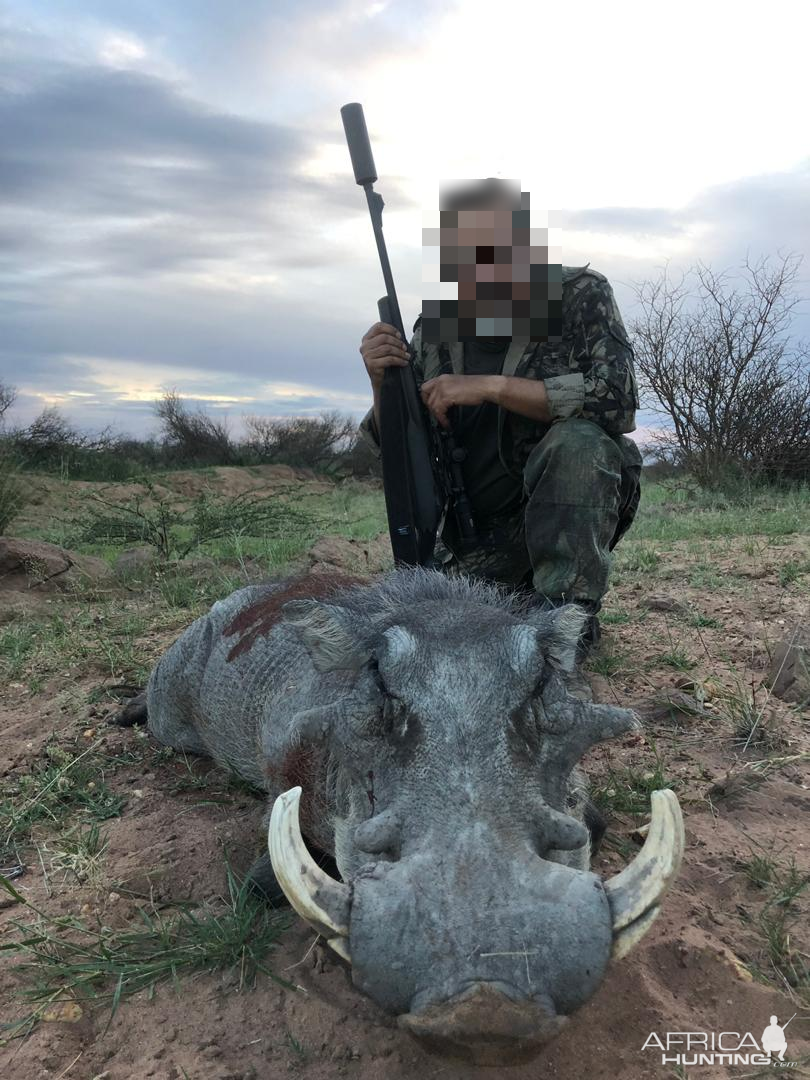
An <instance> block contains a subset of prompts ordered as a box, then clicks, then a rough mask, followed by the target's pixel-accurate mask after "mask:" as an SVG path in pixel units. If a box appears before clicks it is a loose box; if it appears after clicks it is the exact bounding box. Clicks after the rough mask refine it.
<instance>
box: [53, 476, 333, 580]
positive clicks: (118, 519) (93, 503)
mask: <svg viewBox="0 0 810 1080" xmlns="http://www.w3.org/2000/svg"><path fill="white" fill-rule="evenodd" d="M140 487H141V491H139V492H138V493H137V494H135V495H133V496H132V497H131V498H129V499H126V500H123V501H119V500H117V499H115V498H113V497H112V496H111V495H110V494H109V493H108V492H105V491H91V492H90V493H89V494H88V495H87V503H86V506H85V508H84V510H83V512H81V513H80V514H78V515H77V516H75V517H74V518H72V519H71V521H70V522H69V528H70V530H71V534H72V535H71V541H70V542H71V543H75V544H112V545H120V546H122V547H127V546H130V545H132V544H148V545H150V546H151V547H154V548H155V549H156V551H157V552H158V554H159V556H160V557H161V558H162V559H163V560H166V561H168V560H169V559H183V558H185V557H186V556H187V555H189V554H190V553H191V552H192V551H194V550H196V549H197V548H199V547H201V546H202V545H203V544H205V543H208V542H210V541H213V540H220V539H222V538H223V537H230V536H234V535H241V536H261V537H264V538H265V539H278V538H279V537H282V536H285V535H289V534H290V533H294V534H296V535H302V534H303V535H310V534H314V532H315V528H316V518H315V516H314V515H313V514H311V513H309V512H308V511H306V510H303V509H302V508H301V507H300V506H298V505H296V504H294V503H291V502H289V501H288V499H287V498H286V497H285V496H287V495H289V494H291V493H293V492H292V489H290V490H289V491H280V492H277V493H275V494H273V495H271V496H267V497H264V498H257V497H256V494H255V492H250V491H246V492H242V494H240V495H236V496H233V497H230V498H226V497H222V496H219V495H216V494H214V493H213V492H202V493H201V494H200V495H198V496H197V497H196V498H195V499H193V500H192V501H191V502H190V503H188V504H183V503H179V502H178V500H177V497H176V495H174V494H171V493H168V492H167V493H163V492H161V491H159V490H158V489H157V487H156V486H155V485H154V484H153V483H152V481H151V480H150V479H148V478H146V477H144V478H142V479H141V480H140Z"/></svg>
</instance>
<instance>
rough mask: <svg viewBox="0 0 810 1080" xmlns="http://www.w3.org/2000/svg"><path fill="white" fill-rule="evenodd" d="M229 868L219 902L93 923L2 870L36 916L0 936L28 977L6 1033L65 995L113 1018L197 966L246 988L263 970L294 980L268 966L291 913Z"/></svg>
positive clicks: (26, 1025)
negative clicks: (35, 894) (52, 906)
mask: <svg viewBox="0 0 810 1080" xmlns="http://www.w3.org/2000/svg"><path fill="white" fill-rule="evenodd" d="M226 876H227V895H225V896H224V897H222V898H220V899H219V900H218V901H217V902H212V903H210V904H205V905H202V906H200V907H197V908H194V907H191V906H188V907H181V908H179V909H178V910H175V911H172V912H171V913H170V914H166V913H165V912H163V911H161V910H159V909H158V908H156V907H154V906H153V907H152V908H151V909H150V910H147V909H146V908H140V909H139V911H138V914H139V917H140V921H141V925H137V924H136V925H134V926H131V927H127V928H125V929H122V930H119V929H113V928H112V927H109V926H107V925H105V924H104V922H103V921H102V919H101V918H100V917H97V918H96V920H95V922H94V923H91V922H90V921H88V920H85V919H82V918H79V917H76V916H73V915H67V916H61V917H56V918H54V917H52V916H50V915H48V914H47V913H45V912H44V911H42V910H40V909H39V908H37V907H34V905H33V904H30V903H29V902H28V901H27V900H26V899H25V897H24V896H22V895H21V894H20V893H19V892H18V891H17V890H16V889H15V888H14V886H13V885H12V884H11V882H9V881H8V880H7V879H6V878H4V877H2V876H0V887H2V888H3V889H5V891H6V892H7V893H9V894H10V895H11V896H12V897H13V898H14V899H15V900H17V902H18V903H21V904H24V905H25V907H26V908H27V910H28V911H30V912H31V913H32V914H33V915H34V916H35V917H36V918H35V920H34V921H33V922H23V921H21V920H19V919H15V920H12V921H11V923H10V924H9V925H10V927H11V928H13V931H15V932H16V940H13V941H7V942H4V943H3V944H0V952H4V953H6V954H7V955H9V956H11V957H16V958H17V959H18V961H19V963H18V965H17V969H16V970H17V971H18V973H19V974H21V975H23V976H24V977H25V979H26V982H27V984H28V985H27V986H26V987H25V988H24V989H23V990H22V991H21V998H22V1000H23V1001H24V1002H25V1005H26V1007H27V1008H28V1011H27V1012H26V1014H25V1015H24V1016H23V1017H22V1018H21V1019H19V1020H16V1021H15V1022H13V1023H12V1024H7V1025H5V1026H4V1029H3V1028H0V1031H4V1034H5V1037H6V1038H9V1037H14V1036H18V1035H24V1034H27V1033H28V1032H30V1031H31V1030H32V1028H33V1027H34V1026H35V1025H36V1024H37V1022H38V1021H39V1020H40V1019H41V1017H42V1014H43V1013H44V1012H45V1010H46V1009H48V1007H49V1006H51V1005H53V1003H54V1002H57V1001H65V1000H68V1001H77V1002H79V1003H80V1004H84V1003H89V1004H90V1005H92V1006H98V1005H104V1006H106V1007H108V1008H109V1010H110V1016H109V1019H110V1020H112V1017H113V1016H114V1015H115V1013H116V1011H117V1009H118V1006H119V1004H120V1002H121V1001H122V1000H123V999H124V998H126V997H130V996H132V995H133V994H137V993H140V992H141V991H144V990H146V991H150V992H151V991H153V990H154V989H155V987H157V986H158V985H160V984H162V983H166V982H170V983H173V984H174V985H175V987H176V988H177V987H178V986H179V979H180V978H181V977H182V976H185V975H191V974H194V973H197V972H211V971H218V970H227V971H233V972H237V973H238V990H240V991H241V990H244V989H249V988H251V987H253V986H254V985H255V983H256V979H257V977H258V975H259V974H262V975H265V976H267V977H268V978H270V979H273V980H274V981H275V982H277V983H280V984H281V985H282V986H286V987H288V988H291V984H290V983H288V982H287V981H286V980H284V979H281V978H279V977H278V976H277V975H275V974H274V973H273V972H272V971H271V970H270V969H269V968H268V967H267V966H266V958H267V954H268V953H269V952H270V951H271V949H273V948H274V947H275V945H276V943H277V940H278V938H279V935H280V934H281V932H282V931H283V930H284V929H285V928H286V926H287V925H288V924H289V916H288V915H287V913H279V912H278V911H274V910H273V909H271V908H269V907H268V906H267V905H266V904H265V903H264V902H263V901H260V900H258V899H256V898H255V897H254V895H253V894H252V893H251V892H250V890H249V887H248V886H247V885H246V884H245V883H240V882H238V881H237V879H236V877H235V875H234V873H233V871H232V869H231V867H230V866H229V865H227V863H226Z"/></svg>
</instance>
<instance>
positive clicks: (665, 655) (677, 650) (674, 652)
mask: <svg viewBox="0 0 810 1080" xmlns="http://www.w3.org/2000/svg"><path fill="white" fill-rule="evenodd" d="M658 663H659V664H663V665H664V666H665V667H670V668H673V669H674V670H675V671H691V670H692V668H693V667H696V666H697V661H695V660H693V659H692V657H691V656H690V655H689V653H687V652H686V650H685V649H682V648H681V646H680V645H671V646H670V648H669V649H667V651H666V652H662V653H661V655H660V656H659V657H658Z"/></svg>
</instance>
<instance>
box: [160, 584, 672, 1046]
mask: <svg viewBox="0 0 810 1080" xmlns="http://www.w3.org/2000/svg"><path fill="white" fill-rule="evenodd" d="M322 584H323V583H321V585H322ZM313 588H314V587H313V585H312V583H311V582H309V581H307V580H306V579H303V580H299V581H298V582H294V583H293V584H292V585H290V584H289V583H287V584H286V585H285V584H283V583H282V584H274V585H265V586H254V587H249V588H245V589H241V590H239V591H238V592H235V593H234V594H233V595H232V596H230V597H228V598H227V599H226V600H222V601H220V602H219V603H217V604H215V605H214V607H213V608H212V609H211V611H210V612H209V613H208V614H207V615H205V616H204V617H203V618H201V619H198V620H197V621H196V622H195V623H194V624H193V625H192V626H191V627H189V629H188V630H187V631H186V632H185V633H184V634H183V635H182V637H180V639H179V640H178V641H177V642H175V644H174V645H172V647H171V648H170V649H169V650H168V651H167V652H166V653H165V655H164V656H163V657H162V658H161V659H160V661H159V662H158V664H157V666H156V667H155V669H154V671H153V672H152V675H151V677H150V680H149V685H148V688H147V698H146V704H147V709H148V722H149V727H150V729H151V730H152V732H153V733H154V735H155V736H156V737H157V738H158V739H160V740H161V741H162V742H164V743H168V744H169V745H170V746H174V747H177V748H180V749H183V750H186V751H192V752H195V753H200V754H206V755H209V756H210V757H212V758H213V759H214V760H215V761H216V762H219V763H220V764H222V765H225V766H227V767H229V768H231V769H235V770H236V771H237V772H238V773H239V774H240V775H241V776H242V777H243V778H244V779H245V780H247V781H249V782H250V783H251V784H253V785H255V786H256V787H257V788H260V789H263V790H264V791H266V792H267V794H268V798H269V807H270V808H271V814H270V818H269V858H268V856H267V855H265V856H264V857H263V858H262V859H260V860H259V862H258V863H257V864H256V866H254V868H253V870H252V876H253V878H254V880H255V881H256V882H257V883H258V884H259V885H260V886H262V887H263V888H264V889H265V891H272V888H273V886H274V885H275V883H276V882H277V883H278V885H280V887H281V889H283V891H284V893H285V894H286V896H287V898H288V899H289V901H290V903H291V904H292V906H293V907H294V908H295V910H296V911H297V912H298V913H299V914H300V915H301V916H302V917H303V918H304V919H305V920H306V921H307V922H308V923H310V924H311V925H312V926H313V927H314V928H315V929H316V930H317V931H318V932H319V933H321V934H322V935H323V936H324V937H325V938H326V940H327V941H328V942H329V944H330V945H331V946H332V947H333V948H334V949H335V951H336V952H337V953H339V954H340V956H341V957H343V959H344V960H345V961H346V963H348V964H350V965H351V975H352V979H353V981H354V984H355V985H356V986H357V987H358V988H359V989H360V990H361V991H364V992H365V993H366V994H368V995H370V996H371V998H373V999H374V1001H376V1002H377V1003H378V1004H379V1005H380V1006H382V1008H383V1009H385V1010H388V1011H389V1012H391V1013H394V1014H396V1015H397V1016H398V1017H399V1023H400V1025H401V1026H402V1027H404V1028H406V1029H407V1030H409V1031H410V1032H412V1033H413V1034H414V1035H416V1036H418V1037H419V1038H420V1039H421V1040H423V1042H424V1043H425V1044H426V1045H427V1046H428V1047H429V1048H431V1049H434V1050H438V1051H439V1052H442V1053H446V1054H448V1055H454V1056H460V1057H463V1058H464V1059H465V1060H467V1061H470V1062H475V1063H490V1062H499V1063H503V1062H506V1061H525V1060H528V1059H530V1058H531V1057H532V1056H533V1055H534V1054H536V1053H537V1051H538V1049H539V1047H540V1046H542V1044H543V1043H544V1042H546V1041H547V1040H548V1039H549V1038H551V1037H552V1036H554V1035H555V1034H556V1033H557V1032H558V1031H559V1030H560V1028H561V1027H562V1026H563V1024H564V1023H565V1019H566V1017H567V1016H569V1015H570V1014H571V1013H572V1012H573V1011H574V1010H575V1009H577V1008H579V1007H580V1006H581V1005H582V1004H583V1003H584V1002H585V1001H587V1000H588V998H589V997H590V996H591V995H592V994H593V993H594V991H595V990H596V989H597V987H598V986H599V984H600V982H601V980H602V978H603V976H604V974H605V970H606V968H607V965H608V963H609V961H610V960H611V957H613V958H617V957H620V956H622V955H623V954H624V953H625V952H627V950H628V949H629V948H630V947H631V946H632V945H634V944H635V943H636V942H637V941H638V940H639V939H640V938H641V937H642V936H643V934H644V933H645V932H646V931H647V929H648V928H649V926H650V924H651V923H652V921H653V919H654V918H655V916H656V914H657V912H658V908H659V904H660V901H661V897H662V895H663V893H664V892H665V890H666V889H667V887H668V885H669V884H670V882H671V880H672V878H673V877H674V875H675V874H676V872H677V869H678V865H679V862H680V857H681V852H682V847H683V825H682V822H681V816H680V810H679V808H678V802H677V799H676V798H675V796H674V795H673V794H672V792H670V791H663V792H656V793H655V794H654V795H653V797H652V823H651V826H650V830H649V833H648V837H647V840H646V843H645V845H644V847H643V848H642V849H641V851H640V852H639V854H638V855H637V856H636V858H635V860H634V861H633V862H632V863H631V864H630V865H629V866H628V867H627V868H626V869H625V870H623V871H622V872H621V873H620V874H618V875H617V876H616V877H613V878H611V879H610V880H608V881H604V882H603V881H602V880H601V879H600V878H599V877H597V876H596V875H595V874H593V873H591V872H590V871H589V869H588V867H589V859H590V845H589V832H588V828H587V827H586V824H585V818H586V814H585V811H586V804H587V796H586V790H585V787H584V784H583V782H582V778H581V776H580V774H579V771H578V768H577V765H578V762H579V760H580V758H581V757H582V755H583V753H584V752H585V750H587V749H588V747H589V746H591V745H593V744H594V743H597V742H600V741H601V740H603V739H608V738H610V737H612V736H614V735H618V734H620V733H622V732H626V731H629V730H631V729H633V728H635V727H636V726H637V720H636V718H635V716H634V714H633V713H632V712H630V711H629V710H627V709H619V708H613V707H610V706H606V705H593V704H589V703H584V702H582V701H579V700H577V699H576V698H574V697H572V696H570V695H569V693H568V691H567V688H566V673H567V672H569V671H570V670H571V669H572V667H573V664H574V657H575V647H576V642H577V639H578V636H579V633H580V629H581V624H582V614H581V612H580V611H579V609H578V608H576V607H574V606H568V607H562V608H558V609H556V610H555V609H552V610H543V609H542V608H539V607H537V606H532V605H531V604H530V603H529V602H528V601H527V599H526V598H525V597H523V598H521V597H520V596H518V595H516V594H509V593H507V592H505V591H503V590H501V589H499V588H497V587H495V586H492V585H488V584H485V583H481V582H475V581H471V580H468V579H464V578H453V579H450V578H447V577H445V576H443V575H441V574H439V573H436V572H433V571H425V570H396V571H394V572H393V573H391V574H390V575H388V576H387V577H386V578H385V579H383V580H382V581H379V582H377V583H373V584H349V583H348V582H347V581H345V580H344V581H337V582H335V583H333V584H332V585H331V586H330V587H329V588H328V589H327V590H326V591H325V594H324V589H323V588H321V593H322V595H321V596H320V598H319V599H315V598H312V591H313ZM302 834H303V837H306V839H307V841H308V842H309V843H310V845H312V846H313V847H316V848H318V849H320V850H322V851H324V852H329V853H332V854H333V855H334V858H335V861H336V864H337V868H338V871H339V873H340V876H341V878H342V879H343V880H342V881H338V880H337V879H336V878H334V877H332V876H330V875H329V874H327V873H326V872H325V871H324V870H323V869H321V867H320V866H319V865H318V864H317V863H316V861H315V860H314V859H313V857H312V855H311V854H310V852H309V850H308V848H307V846H306V845H305V843H304V839H303V837H302Z"/></svg>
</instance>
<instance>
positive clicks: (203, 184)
mask: <svg viewBox="0 0 810 1080" xmlns="http://www.w3.org/2000/svg"><path fill="white" fill-rule="evenodd" d="M808 12H810V8H808V7H807V6H806V5H804V4H801V3H797V2H796V0H771V2H770V3H768V4H767V5H763V4H761V3H757V4H753V3H748V2H746V0H733V2H731V0H712V2H709V3H706V2H705V0H701V2H699V3H695V2H693V0H681V2H680V3H678V4H677V5H670V4H667V5H664V4H661V3H650V2H649V0H643V2H638V3H636V2H630V0H614V2H613V3H610V4H605V3H602V2H599V3H595V2H592V0H577V3H572V4H560V3H554V4H546V3H542V2H531V0H526V2H523V3H515V2H512V0H498V3H493V2H492V0H481V2H479V0H461V2H459V3H441V2H433V3H428V2H426V0H394V2H391V3H386V2H384V0H377V2H374V0H368V2H355V0H348V2H344V0H323V2H317V0H298V2H297V3H295V4H292V3H289V2H287V3H273V2H266V0H265V2H259V0H238V2H233V0H231V2H226V0H126V2H123V0H86V2H78V0H77V2H75V3H68V2H58V0H11V2H8V3H3V2H2V0H0V303H2V312H1V313H0V379H2V380H3V381H9V382H11V383H13V384H15V385H16V386H17V387H18V389H19V392H20V397H19V401H18V404H17V406H16V407H15V412H14V419H16V421H17V422H25V421H27V420H29V419H31V418H33V416H34V415H35V414H36V413H37V412H39V411H40V410H41V409H42V408H43V406H45V405H58V406H59V407H60V408H61V409H63V410H64V411H65V412H66V413H67V414H69V416H70V417H71V419H73V420H74V421H75V422H76V424H77V425H78V426H80V427H83V428H86V429H91V430H92V429H98V428H101V427H103V426H105V425H106V424H108V423H113V424H114V425H115V426H116V427H117V428H119V429H121V430H123V431H129V432H133V433H136V434H145V433H147V432H148V431H149V430H150V429H153V428H154V418H153V415H152V401H153V400H154V398H155V397H156V396H158V395H159V394H160V392H161V390H162V389H165V388H169V387H172V388H176V389H177V390H178V391H179V392H180V393H181V394H183V395H185V396H187V397H189V398H191V399H197V400H199V401H201V402H203V403H205V404H206V406H207V407H209V408H212V409H217V410H218V411H224V412H227V414H228V415H229V417H231V418H232V420H233V425H234V427H235V428H238V426H239V418H240V417H241V416H242V415H243V414H244V413H264V414H270V415H278V416H281V415H300V414H305V413H317V412H320V411H321V410H323V409H324V408H338V409H341V410H349V411H352V412H353V413H356V414H357V415H360V414H361V413H362V412H363V411H364V410H365V408H366V407H367V405H368V403H369V398H370V395H369V391H368V383H367V379H366V375H365V371H364V369H363V366H362V361H361V359H360V356H359V354H358V351H357V349H358V344H359V339H360V337H361V335H362V333H363V332H364V331H365V329H366V328H367V327H368V326H369V325H370V323H371V322H373V321H374V319H375V318H376V299H377V297H378V296H379V294H380V292H381V278H380V272H379V268H378V264H377V261H376V253H375V250H374V245H373V240H372V236H371V232H370V226H369V223H368V217H367V211H366V208H365V199H364V197H363V193H362V190H361V189H359V188H358V187H356V185H355V184H354V181H353V177H352V175H351V171H350V167H349V160H348V152H347V150H346V147H345V143H344V141H343V131H342V126H341V122H340V115H339V108H340V106H341V105H342V104H344V103H345V102H347V101H361V102H363V104H364V106H365V110H366V117H367V119H368V122H369V127H370V129H371V134H372V139H373V143H374V151H375V157H376V161H377V167H378V171H379V173H380V176H381V180H380V183H379V184H378V190H379V191H380V192H381V193H382V194H383V196H384V197H385V200H386V204H387V208H386V218H385V220H386V233H387V236H388V240H389V248H390V253H391V258H392V262H393V265H394V271H395V274H396V276H397V279H398V283H399V289H400V301H401V304H402V308H403V314H404V316H405V319H406V322H407V323H409V324H410V323H412V322H413V319H414V318H415V317H416V315H417V314H418V311H419V306H420V295H421V291H422V283H421V257H422V256H421V228H422V225H423V223H429V220H430V214H431V212H432V211H433V210H434V209H435V206H436V202H437V192H438V185H439V182H440V180H442V179H445V178H462V177H478V176H490V175H499V176H503V177H514V178H519V179H520V180H521V181H522V182H523V187H524V189H528V190H530V191H531V192H532V211H533V215H534V220H533V224H535V225H538V226H543V225H545V224H546V220H545V218H544V215H543V214H542V213H541V211H542V209H543V208H550V209H551V210H552V212H553V215H556V218H557V219H558V220H560V221H561V222H562V225H563V229H562V237H561V239H562V245H563V261H564V262H565V263H568V264H581V263H585V262H589V261H590V263H591V264H592V265H593V266H594V267H595V268H596V269H598V270H601V271H602V272H603V273H605V274H607V275H608V277H609V278H610V279H611V281H612V282H613V285H614V288H615V290H616V294H617V297H618V299H619V302H620V306H621V308H622V310H623V313H624V316H625V321H626V322H629V321H630V320H631V319H632V316H633V304H632V290H631V289H630V283H631V282H633V281H638V280H641V279H643V278H645V277H649V276H651V275H653V274H655V272H656V267H660V266H661V265H662V264H663V263H664V262H665V261H666V260H669V261H670V266H674V267H681V266H683V267H686V266H688V265H689V264H690V263H691V262H693V261H694V260H696V259H698V258H700V259H702V260H704V261H705V262H708V263H710V264H711V265H712V267H714V268H715V269H721V268H724V267H727V266H734V265H738V264H739V263H740V261H741V260H742V259H743V258H744V257H745V255H746V253H747V252H750V254H751V255H753V256H755V257H756V256H759V255H763V254H770V253H776V252H777V251H779V250H781V251H783V252H798V253H801V254H805V255H807V254H810V142H809V140H808V131H809V130H810V128H808V121H807V100H808V92H807V81H806V70H807V53H806V50H807V40H808V30H810V15H809V14H808ZM423 211H424V213H423ZM553 220H554V217H552V221H553ZM801 277H802V279H803V282H804V283H805V288H804V291H805V295H808V296H810V289H808V288H807V282H808V279H810V260H807V261H806V262H805V264H804V266H803V268H802V274H801ZM802 312H803V314H802V315H801V317H800V320H799V321H798V322H797V330H798V332H799V333H801V334H802V336H806V337H810V304H807V303H806V304H804V305H803V306H802ZM651 422H652V421H651V419H650V418H649V417H648V416H646V415H645V416H642V418H641V426H642V428H643V427H644V426H646V425H648V424H650V423H651Z"/></svg>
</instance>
